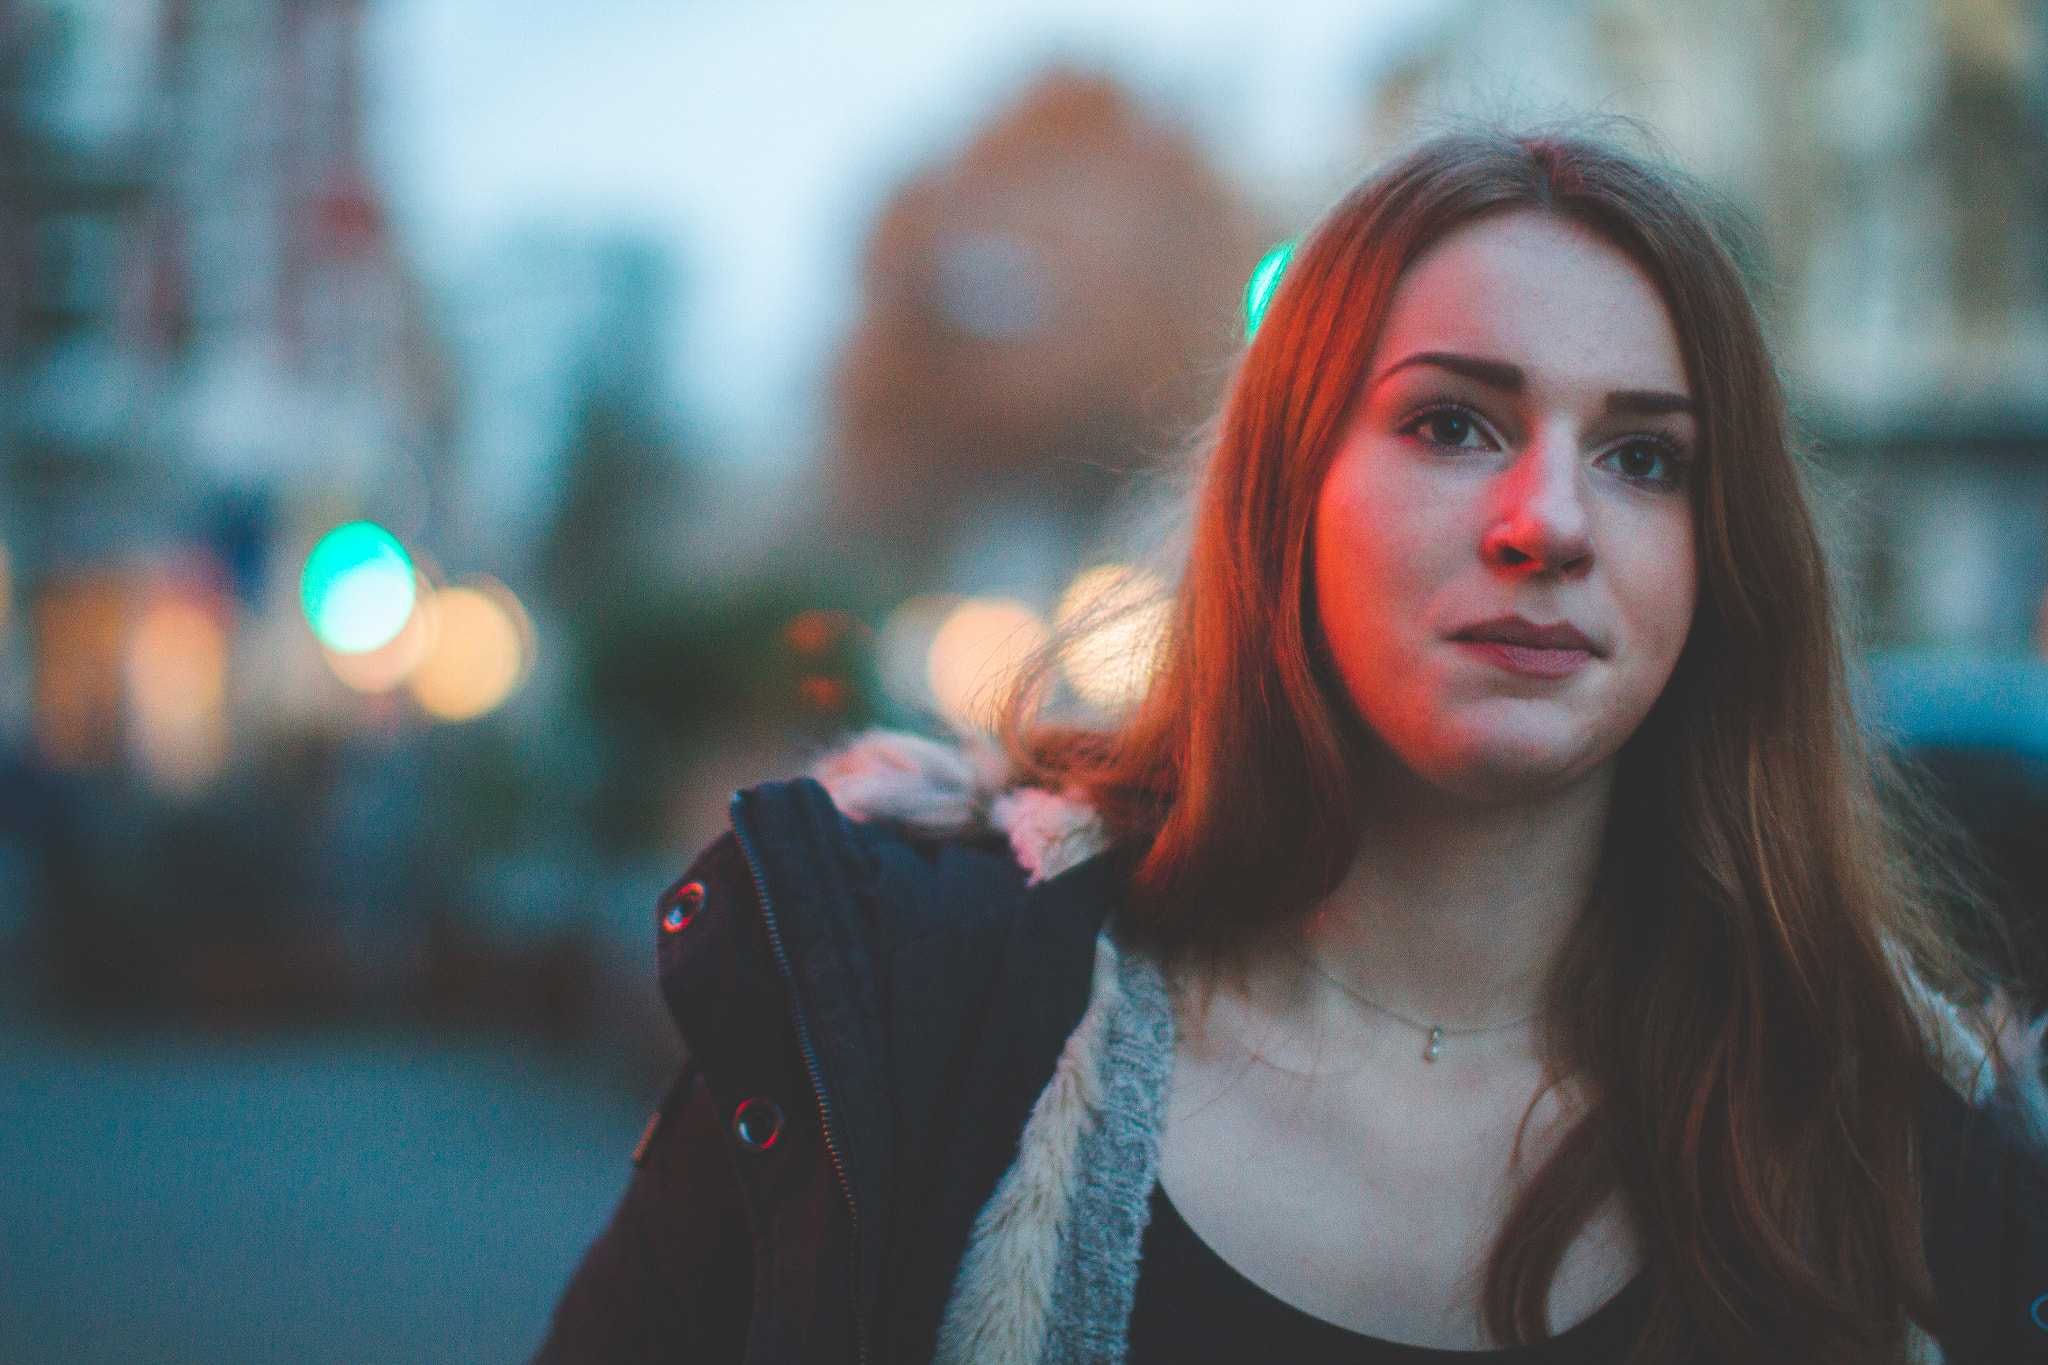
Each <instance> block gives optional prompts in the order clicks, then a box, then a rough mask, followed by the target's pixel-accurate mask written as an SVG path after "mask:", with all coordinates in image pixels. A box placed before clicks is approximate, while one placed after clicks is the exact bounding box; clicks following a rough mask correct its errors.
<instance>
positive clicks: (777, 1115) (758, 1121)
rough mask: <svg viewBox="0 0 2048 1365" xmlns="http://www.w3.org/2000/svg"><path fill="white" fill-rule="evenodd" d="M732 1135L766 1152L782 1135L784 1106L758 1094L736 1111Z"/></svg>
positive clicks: (758, 1150)
mask: <svg viewBox="0 0 2048 1365" xmlns="http://www.w3.org/2000/svg"><path fill="white" fill-rule="evenodd" d="M732 1135H733V1136H734V1137H736V1138H738V1139H739V1140H740V1141H741V1142H742V1143H744V1144H745V1145H746V1146H748V1147H751V1148H753V1149H754V1150H755V1151H757V1152H765V1151H767V1150H768V1149H769V1148H770V1147H773V1146H774V1145H775V1139H776V1138H778V1137H781V1136H782V1106H780V1105H778V1104H777V1103H776V1102H775V1101H774V1100H771V1099H765V1098H763V1097H762V1096H759V1095H756V1096H755V1097H754V1098H753V1099H750V1100H748V1101H747V1102H746V1103H745V1104H742V1105H741V1106H740V1107H739V1108H738V1109H737V1110H735V1111H734V1113H733V1116H732Z"/></svg>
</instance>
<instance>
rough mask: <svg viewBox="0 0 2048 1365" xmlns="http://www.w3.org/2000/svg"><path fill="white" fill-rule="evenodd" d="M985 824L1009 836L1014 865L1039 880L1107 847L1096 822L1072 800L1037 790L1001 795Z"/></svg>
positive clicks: (1088, 810) (1082, 804) (1091, 810)
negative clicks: (1015, 857) (989, 824)
mask: <svg viewBox="0 0 2048 1365" xmlns="http://www.w3.org/2000/svg"><path fill="white" fill-rule="evenodd" d="M989 818H990V821H991V823H993V824H994V825H995V827H996V828H997V829H1000V830H1001V831H1003V833H1005V834H1007V835H1009V836H1010V847H1011V849H1012V850H1014V851H1015V853H1016V854H1017V861H1018V862H1019V863H1020V864H1022V865H1023V868H1024V870H1025V871H1026V872H1029V873H1030V874H1031V880H1032V881H1034V882H1042V881H1044V880H1045V879H1046V878H1048V877H1057V876H1059V875H1060V873H1062V872H1065V871H1066V870H1067V869H1068V868H1070V867H1073V866H1075V865H1077V864H1079V863H1084V862H1086V861H1087V860H1088V859H1090V858H1092V857H1094V856H1095V855H1096V854H1098V853H1100V852H1102V850H1103V849H1104V848H1105V847H1106V846H1107V845H1108V836H1107V834H1106V832H1105V831H1104V830H1103V828H1102V818H1101V817H1100V816H1098V815H1097V814H1096V813H1095V808H1094V807H1093V806H1091V805H1089V804H1088V803H1087V802H1086V801H1083V800H1082V799H1081V798H1079V797H1078V796H1061V795H1059V794H1058V793H1056V792H1049V791H1046V790H1044V789H1043V788H1040V787H1019V788H1017V789H1016V790H1014V791H1007V792H1004V793H1003V794H1002V795H1001V796H998V797H997V798H996V799H995V804H994V805H993V806H992V807H991V808H990V810H989Z"/></svg>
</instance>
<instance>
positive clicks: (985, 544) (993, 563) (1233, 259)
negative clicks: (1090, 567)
mask: <svg viewBox="0 0 2048 1365" xmlns="http://www.w3.org/2000/svg"><path fill="white" fill-rule="evenodd" d="M1265 245H1266V243H1265V242H1263V241H1262V240H1261V238H1260V236H1259V232H1258V224H1257V221H1256V217H1255V214H1254V212H1253V210H1252V209H1251V207H1250V206H1249V205H1248V204H1247V203H1246V202H1245V201H1244V200H1243V199H1242V198H1240V197H1239V195H1238V194H1237V193H1236V192H1235V191H1234V190H1233V189H1232V188H1231V187H1229V186H1228V185H1226V184H1225V183H1223V182H1222V181H1221V180H1220V179H1219V178H1218V177H1217V176H1216V175H1215V174H1214V173H1213V172H1212V170H1211V169H1210V168H1209V166H1208V165H1207V164H1206V162H1205V160H1204V157H1203V154H1202V152H1201V151H1200V150H1199V149H1198V147H1197V146H1196V144H1195V143H1194V141H1193V140H1192V139H1191V137H1190V136H1189V135H1188V134H1187V133H1185V132H1184V131H1182V130H1181V129H1179V128H1177V127H1174V126H1172V125H1170V124H1168V123H1166V122H1164V121H1162V120H1160V119H1159V118H1157V117H1155V116H1153V115H1152V114H1150V113H1148V112H1146V111H1144V110H1142V109H1141V108H1139V107H1138V106H1137V105H1136V104H1135V103H1134V102H1133V101H1132V100H1131V98H1130V97H1129V96H1128V95H1126V94H1125V92H1124V91H1123V90H1122V89H1121V88H1119V87H1118V86H1117V85H1116V84H1115V83H1114V82H1113V81H1111V80H1109V79H1107V78H1105V77H1100V76H1094V75H1086V74H1081V73H1078V72H1074V71H1055V72H1053V73H1051V74H1049V75H1047V76H1045V77H1044V78H1042V79H1041V80H1040V81H1038V82H1037V83H1036V84H1035V85H1033V86H1032V87H1031V88H1030V89H1029V90H1027V91H1026V92H1025V93H1024V95H1023V96H1022V97H1021V98H1020V99H1019V100H1018V101H1017V103H1016V104H1015V105H1014V106H1013V107H1011V108H1010V109H1009V110H1007V111H1006V112H1004V113H1003V114H1001V115H1000V116H999V117H997V118H996V119H995V120H994V122H992V123H991V124H990V125H989V126H988V127H986V128H985V129H983V130H982V131H981V133H980V134H979V135H977V136H976V137H975V138H974V139H973V141H972V142H971V143H970V144H969V145H968V146H967V147H966V149H965V150H964V151H962V152H961V153H960V154H959V155H958V156H957V157H956V158H955V159H954V160H952V161H951V162H949V163H947V164H945V165H943V166H938V167H935V168H933V169H931V170H929V171H927V172H925V173H924V174H922V175H920V176H918V177H917V178H916V179H914V180H912V181H911V182H910V183H909V184H907V185H906V186H904V187H903V189H902V190H900V191H899V192H898V193H897V194H896V196H895V197H894V199H893V200H891V202H890V203H889V205H888V207H887V208H886V210H885V211H884V213H883V215H882V219H881V222H880V223H879V225H878V226H877V228H876V230H875V232H874V235H873V237H872V238H871V240H870V242H869V245H868V249H867V255H866V261H865V266H864V284H863V294H864V297H863V301H862V306H861V312H860V316H859V320H858V323H857V326H856V328H855V331H854V334H853V337H852V339H851V341H850V342H849V344H848V346H847V348H846V351H845V353H844V356H843V359H842V362H841V365H840V369H839V373H838V375H837V383H836V392H835V416H836V421H835V428H836V440H837V449H836V452H835V457H836V476H837V477H836V488H837V492H838V498H837V510H836V511H835V514H834V515H835V518H836V519H837V520H838V523H839V525H840V527H841V528H842V529H843V531H844V532H845V533H846V535H847V537H848V540H849V542H850V544H851V545H852V546H854V547H857V549H858V551H859V552H861V553H863V554H865V555H866V556H867V557H868V558H869V559H870V560H871V561H872V562H873V563H874V564H875V566H876V567H877V568H878V569H880V570H881V571H882V572H883V573H884V575H885V581H886V582H888V583H890V584H891V585H893V586H895V587H896V588H897V589H899V590H909V589H913V588H931V587H942V588H948V589H951V590H955V591H977V590H987V589H991V588H1003V589H1007V590H1010V591H1013V592H1022V593H1025V594H1026V595H1036V596H1039V597H1041V598H1044V596H1045V595H1046V594H1047V593H1049V592H1052V591H1056V589H1057V584H1056V582H1055V581H1054V579H1055V577H1056V576H1057V575H1059V574H1060V573H1062V572H1063V571H1065V570H1067V569H1069V568H1070V567H1071V561H1072V559H1073V557H1074V556H1075V555H1077V554H1078V553H1079V552H1080V550H1081V548H1082V547H1083V545H1084V544H1085V542H1086V541H1087V539H1088V538H1089V536H1090V535H1091V534H1092V533H1093V532H1094V530H1095V529H1096V527H1097V525H1098V523H1099V520H1100V518H1101V516H1102V515H1103V512H1104V509H1105V507H1106V506H1107V505H1108V503H1109V501H1110V499H1111V497H1112V495H1113V494H1114V493H1115V492H1116V490H1117V489H1118V487H1119V485H1120V483H1121V482H1122V481H1123V480H1124V478H1125V476H1126V475H1127V474H1128V473H1130V472H1131V471H1133V470H1136V469H1141V468H1143V467H1145V466H1146V465H1147V464H1148V463H1150V462H1151V461H1153V460H1154V459H1155V458H1156V457H1157V456H1159V455H1160V454H1161V453H1162V452H1167V451H1171V450H1174V449H1177V448H1178V447H1180V446H1181V445H1182V444H1184V443H1185V441H1186V439H1187V438H1188V436H1189V435H1190V434H1191V432H1192V431H1193V429H1194V427H1195V425H1196V424H1197V423H1199V422H1200V421H1201V420H1202V419H1203V418H1205V417H1206V416H1207V415H1208V411H1209V408H1210V406H1211V405H1212V404H1213V402H1214V400H1215V397H1216V394H1217V392H1218V388H1219V384H1220V381H1221V378H1222V373H1223V367H1224V364H1225V362H1226V361H1227V359H1228V358H1229V357H1230V355H1231V354H1232V353H1233V351H1234V350H1235V349H1236V347H1237V345H1238V344H1239V341H1240V334H1241V329H1242V325H1243V324H1242V318H1241V316H1240V315H1239V311H1238V298H1239V294H1240V291H1241V289H1242V287H1243V282H1244V280H1245V277H1246V275H1247V274H1248V273H1249V271H1250V269H1251V267H1252V265H1253V264H1254V263H1255V262H1256V260H1257V258H1258V255H1259V253H1260V251H1261V250H1262V249H1263V248H1264V246H1265Z"/></svg>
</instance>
